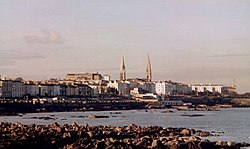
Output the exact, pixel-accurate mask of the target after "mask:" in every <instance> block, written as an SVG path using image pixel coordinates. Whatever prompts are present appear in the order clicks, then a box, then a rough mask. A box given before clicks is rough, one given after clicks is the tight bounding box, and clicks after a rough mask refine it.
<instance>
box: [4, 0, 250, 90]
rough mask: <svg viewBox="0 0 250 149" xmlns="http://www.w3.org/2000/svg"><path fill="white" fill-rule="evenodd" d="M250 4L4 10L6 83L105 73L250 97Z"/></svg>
mask: <svg viewBox="0 0 250 149" xmlns="http://www.w3.org/2000/svg"><path fill="white" fill-rule="evenodd" d="M249 14H250V2H248V1H244V0H239V1H233V0H229V1H225V0H222V1H216V2H212V1H209V0H206V1H202V2H200V1H196V0H191V1H188V2H187V1H140V0H138V1H126V2H121V1H108V2H97V1H80V0H76V1H74V2H69V1H66V0H60V1H58V0H52V1H48V0H47V1H44V0H37V1H31V0H24V1H18V0H13V1H7V0H3V1H1V2H0V21H1V24H0V33H1V34H0V75H2V76H6V77H23V78H24V79H34V80H45V79H49V78H61V79H62V78H64V76H65V75H66V74H67V73H85V72H99V73H101V74H109V75H110V76H111V77H112V79H114V80H115V79H119V67H120V58H121V56H122V55H123V56H124V58H125V63H126V72H127V78H136V77H138V78H142V77H143V78H144V77H145V69H146V62H147V54H150V58H151V65H152V75H153V80H173V81H176V82H184V83H186V84H196V83H211V84H213V83H215V84H225V85H227V86H230V85H231V83H232V82H233V81H234V80H235V81H236V83H237V91H238V92H239V93H244V92H249V90H250V77H249V76H250V68H249V64H250V59H249V56H250V53H249V48H250V45H249V43H250V38H249V37H250V30H249V25H250V21H249V19H248V18H249Z"/></svg>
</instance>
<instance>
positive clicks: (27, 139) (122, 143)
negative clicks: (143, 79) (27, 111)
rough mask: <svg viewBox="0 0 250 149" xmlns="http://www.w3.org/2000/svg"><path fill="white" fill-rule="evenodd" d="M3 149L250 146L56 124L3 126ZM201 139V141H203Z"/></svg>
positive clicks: (154, 131)
mask: <svg viewBox="0 0 250 149" xmlns="http://www.w3.org/2000/svg"><path fill="white" fill-rule="evenodd" d="M0 126H1V127H0V133H1V134H2V137H0V147H2V148H16V147H18V148H20V147H21V148H79V147H81V148H112V147H118V148H121V147H125V148H186V147H193V148H240V147H247V146H250V144H249V143H245V142H242V143H235V142H231V141H209V140H208V139H203V138H204V137H207V136H212V135H214V134H212V133H210V132H206V131H201V130H195V129H187V128H172V127H168V128H162V127H160V126H145V127H142V126H137V125H135V124H130V125H127V126H110V125H108V126H102V125H99V126H89V125H88V124H84V125H78V124H77V123H75V122H73V123H72V124H70V125H69V124H63V125H60V124H58V123H56V122H55V123H53V124H50V125H35V124H34V125H23V124H21V123H15V124H13V123H7V122H1V125H0ZM201 137H202V138H201Z"/></svg>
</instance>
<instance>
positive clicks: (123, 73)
mask: <svg viewBox="0 0 250 149" xmlns="http://www.w3.org/2000/svg"><path fill="white" fill-rule="evenodd" d="M120 81H126V69H125V63H124V57H123V56H122V59H121V67H120Z"/></svg>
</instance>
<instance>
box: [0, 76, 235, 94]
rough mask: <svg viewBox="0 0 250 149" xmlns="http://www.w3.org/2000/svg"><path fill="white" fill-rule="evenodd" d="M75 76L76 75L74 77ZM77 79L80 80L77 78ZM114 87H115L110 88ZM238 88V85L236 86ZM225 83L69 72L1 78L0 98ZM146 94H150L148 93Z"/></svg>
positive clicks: (208, 88)
mask: <svg viewBox="0 0 250 149" xmlns="http://www.w3.org/2000/svg"><path fill="white" fill-rule="evenodd" d="M74 77H75V78H74ZM76 78H77V80H76ZM110 88H112V90H110ZM234 88H235V89H236V86H235V87H234ZM224 89H225V87H224V86H223V85H216V84H215V85H211V84H207V85H202V84H200V85H187V84H183V83H177V82H172V81H155V82H153V81H151V82H149V81H147V80H145V79H139V78H134V79H127V80H125V81H120V80H110V77H109V76H107V75H106V77H102V76H101V75H100V74H98V73H96V74H85V75H83V74H77V75H73V74H68V75H67V77H66V78H65V79H64V80H57V79H50V80H47V81H24V80H23V79H22V78H16V79H10V78H1V79H0V97H2V98H22V97H24V96H31V97H36V96H42V97H53V96H92V95H98V94H105V93H110V91H113V92H111V93H114V94H119V95H135V94H150V95H161V96H162V95H179V94H181V95H189V94H191V93H192V92H197V93H198V92H211V93H220V94H221V93H222V92H223V91H224ZM145 96H147V95H145Z"/></svg>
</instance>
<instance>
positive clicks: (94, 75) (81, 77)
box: [65, 73, 102, 81]
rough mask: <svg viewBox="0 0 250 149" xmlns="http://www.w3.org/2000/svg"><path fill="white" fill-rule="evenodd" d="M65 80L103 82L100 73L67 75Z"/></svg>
mask: <svg viewBox="0 0 250 149" xmlns="http://www.w3.org/2000/svg"><path fill="white" fill-rule="evenodd" d="M65 80H69V81H75V80H82V81H84V80H86V81H91V80H102V75H101V74H99V73H78V74H75V73H73V74H67V75H66V77H65Z"/></svg>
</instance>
